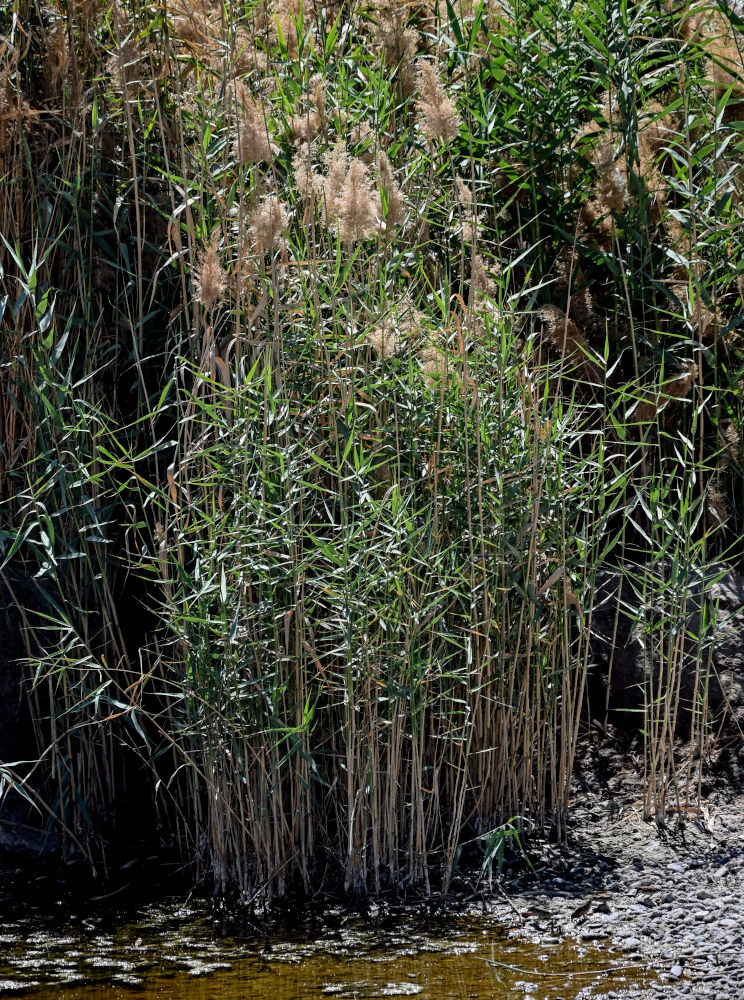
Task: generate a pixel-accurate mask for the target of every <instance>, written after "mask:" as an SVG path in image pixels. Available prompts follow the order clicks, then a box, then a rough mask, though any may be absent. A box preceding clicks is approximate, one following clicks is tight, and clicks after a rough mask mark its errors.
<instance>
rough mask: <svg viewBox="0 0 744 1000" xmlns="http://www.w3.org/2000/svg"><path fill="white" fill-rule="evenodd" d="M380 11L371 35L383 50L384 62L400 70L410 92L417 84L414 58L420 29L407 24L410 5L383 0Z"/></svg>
mask: <svg viewBox="0 0 744 1000" xmlns="http://www.w3.org/2000/svg"><path fill="white" fill-rule="evenodd" d="M377 13H378V21H377V24H376V25H375V26H374V27H373V29H372V39H373V41H374V43H375V44H376V46H377V48H378V50H379V51H381V52H382V55H383V58H384V60H385V66H386V67H387V68H388V69H389V70H392V71H393V72H395V71H397V72H398V74H399V77H400V81H401V84H402V87H403V92H404V93H406V94H410V93H411V92H412V91H413V90H414V88H415V74H414V72H413V60H414V58H415V57H416V52H417V51H418V33H417V32H416V31H415V30H414V29H413V28H409V27H408V17H409V14H408V7H407V5H406V4H402V3H399V2H397V0H382V3H380V5H379V7H378V11H377Z"/></svg>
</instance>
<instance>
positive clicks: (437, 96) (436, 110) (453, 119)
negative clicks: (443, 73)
mask: <svg viewBox="0 0 744 1000" xmlns="http://www.w3.org/2000/svg"><path fill="white" fill-rule="evenodd" d="M417 66H418V71H419V72H418V77H417V81H416V82H417V84H418V91H419V98H418V101H417V102H416V108H417V111H418V123H419V128H420V129H421V131H422V132H423V133H424V135H425V136H426V137H427V138H428V139H431V141H432V142H451V141H452V140H453V139H455V138H456V137H457V136H458V134H459V132H460V117H459V115H458V113H457V109H456V108H455V105H454V102H453V101H452V99H451V98H450V97H449V96H448V95H447V92H446V91H445V89H444V87H443V86H442V82H441V80H440V79H439V75H438V73H437V71H436V69H435V68H434V66H433V65H432V64H431V63H430V62H426V61H425V60H419V62H418V63H417Z"/></svg>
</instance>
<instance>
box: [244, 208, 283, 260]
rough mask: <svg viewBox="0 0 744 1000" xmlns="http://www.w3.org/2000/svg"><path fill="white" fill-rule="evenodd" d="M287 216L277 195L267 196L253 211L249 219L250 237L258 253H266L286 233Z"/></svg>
mask: <svg viewBox="0 0 744 1000" xmlns="http://www.w3.org/2000/svg"><path fill="white" fill-rule="evenodd" d="M288 225H289V216H288V215H287V209H286V207H285V205H284V203H283V202H282V201H281V199H280V198H278V197H277V195H275V194H272V195H269V197H268V198H266V199H265V200H264V201H262V202H261V204H260V205H259V206H258V207H257V208H256V209H255V211H254V212H253V215H252V218H251V236H252V237H253V242H254V245H255V247H256V249H257V250H258V251H259V253H266V252H268V251H270V250H273V248H274V247H275V246H276V244H277V242H278V241H279V240H280V239H281V237H282V236H283V235H284V233H285V232H286V231H287V226H288Z"/></svg>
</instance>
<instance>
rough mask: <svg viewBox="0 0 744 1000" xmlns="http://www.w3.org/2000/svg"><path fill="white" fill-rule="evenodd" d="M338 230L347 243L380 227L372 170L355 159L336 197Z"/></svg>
mask: <svg viewBox="0 0 744 1000" xmlns="http://www.w3.org/2000/svg"><path fill="white" fill-rule="evenodd" d="M337 220H338V234H339V236H340V237H341V240H342V242H344V243H356V242H357V241H358V240H364V239H366V238H367V237H368V236H370V235H371V234H372V233H373V232H375V230H376V229H377V228H378V211H377V205H376V203H375V198H374V195H373V193H372V189H371V187H370V180H369V170H368V169H367V167H366V166H365V164H364V163H362V161H361V160H352V161H351V163H350V165H349V169H348V171H347V174H346V177H345V179H344V183H343V186H342V188H341V192H340V194H339V197H338V200H337Z"/></svg>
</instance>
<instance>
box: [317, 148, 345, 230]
mask: <svg viewBox="0 0 744 1000" xmlns="http://www.w3.org/2000/svg"><path fill="white" fill-rule="evenodd" d="M324 160H325V165H326V168H327V170H328V173H327V175H326V178H325V180H324V181H323V221H324V223H325V225H326V226H328V227H329V228H330V227H331V226H332V225H333V222H334V220H335V219H336V217H337V216H338V208H339V202H340V199H341V192H342V190H343V186H344V183H345V181H346V172H347V171H348V169H349V154H348V153H347V152H346V149H345V147H344V144H343V143H342V142H337V143H336V145H335V146H334V147H333V149H330V150H328V151H327V152H326V154H325V157H324Z"/></svg>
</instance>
